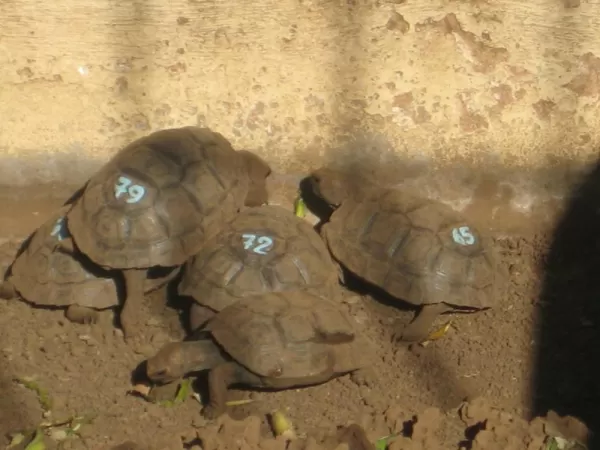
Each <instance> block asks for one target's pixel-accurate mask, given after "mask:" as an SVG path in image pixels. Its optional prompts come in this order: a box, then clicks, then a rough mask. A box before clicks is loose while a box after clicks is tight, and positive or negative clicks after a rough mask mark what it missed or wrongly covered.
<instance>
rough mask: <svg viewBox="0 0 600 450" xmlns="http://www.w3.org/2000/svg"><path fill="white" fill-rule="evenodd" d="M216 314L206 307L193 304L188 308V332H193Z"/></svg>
mask: <svg viewBox="0 0 600 450" xmlns="http://www.w3.org/2000/svg"><path fill="white" fill-rule="evenodd" d="M215 314H216V312H214V311H213V310H212V309H210V308H207V307H206V306H202V305H199V304H198V303H195V302H194V303H193V304H192V306H191V307H190V331H192V332H194V331H196V330H198V329H199V328H200V327H202V326H203V325H204V324H205V323H206V322H208V321H209V320H210V319H212V318H213V317H214V316H215Z"/></svg>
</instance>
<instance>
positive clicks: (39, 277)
mask: <svg viewBox="0 0 600 450" xmlns="http://www.w3.org/2000/svg"><path fill="white" fill-rule="evenodd" d="M69 209H70V206H63V207H62V208H60V209H58V210H57V211H56V212H54V213H53V214H52V215H51V216H50V217H49V218H48V220H47V221H46V222H44V223H43V224H42V225H41V226H40V227H39V228H38V229H37V230H35V231H34V232H33V233H32V234H31V236H30V237H29V238H28V239H27V240H26V241H25V244H24V245H23V247H22V250H21V251H20V252H19V254H18V255H17V256H16V258H15V260H14V261H13V263H12V264H11V267H10V269H9V271H8V276H7V277H6V279H5V280H4V282H2V284H0V297H1V298H5V299H12V298H19V297H20V298H22V299H23V300H25V301H26V302H28V303H30V304H33V305H35V306H46V307H63V308H66V310H65V316H66V317H67V319H69V320H70V321H71V322H75V323H85V324H91V323H95V322H96V321H97V319H98V310H102V309H108V308H112V307H115V306H117V305H118V303H119V296H118V290H117V285H116V283H115V279H114V277H113V276H112V274H111V273H110V272H108V271H106V270H103V269H102V268H100V267H97V266H96V265H95V264H93V263H92V262H91V261H89V260H88V259H87V258H86V257H85V256H84V255H81V254H79V253H77V252H76V253H71V252H68V251H67V250H65V248H64V247H63V245H62V243H63V242H64V241H68V240H70V239H71V237H70V235H69V232H68V229H67V226H66V223H65V214H66V213H67V212H68V211H69ZM67 246H68V244H67ZM178 271H179V269H172V270H170V271H169V272H167V273H165V274H161V275H160V276H158V277H154V278H148V279H146V280H145V282H144V292H150V291H152V290H154V289H158V288H159V287H161V286H163V285H164V284H166V283H168V282H169V281H170V280H172V279H173V278H174V277H175V276H176V275H177V273H178Z"/></svg>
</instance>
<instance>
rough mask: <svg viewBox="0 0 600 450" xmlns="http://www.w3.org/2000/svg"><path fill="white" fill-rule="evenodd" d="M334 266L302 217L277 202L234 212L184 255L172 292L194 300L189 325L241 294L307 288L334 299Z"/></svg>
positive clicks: (197, 323) (336, 288) (193, 326)
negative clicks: (198, 246)
mask: <svg viewBox="0 0 600 450" xmlns="http://www.w3.org/2000/svg"><path fill="white" fill-rule="evenodd" d="M337 267H338V266H337V264H335V263H334V262H333V260H332V259H331V255H330V254H329V250H327V247H326V246H325V243H324V242H323V240H322V239H321V237H320V236H319V234H318V233H317V232H316V231H315V230H314V229H313V227H312V226H311V225H310V224H309V223H308V222H306V221H305V220H302V219H300V218H298V217H296V216H295V215H294V214H292V213H290V212H289V211H287V210H285V209H284V208H282V207H280V206H260V207H256V208H248V209H246V210H245V211H243V212H241V213H240V214H238V215H237V216H236V218H235V219H234V220H233V221H232V222H230V223H229V225H228V226H227V227H226V228H225V229H223V230H222V231H221V232H220V233H219V234H218V235H217V236H216V237H215V238H214V239H211V241H210V242H209V243H207V244H206V245H205V246H204V247H202V249H201V250H200V251H199V252H198V253H196V255H194V256H193V257H192V258H191V259H190V260H188V262H187V263H186V264H185V265H184V268H183V276H182V278H181V281H180V283H179V285H178V291H179V294H180V295H185V296H190V297H192V298H193V299H194V300H195V302H194V303H193V304H192V307H191V310H190V327H191V329H192V330H195V329H197V328H199V327H200V326H201V325H203V324H204V322H206V320H208V319H209V318H210V317H212V316H213V315H214V314H215V313H216V312H218V311H221V310H222V309H223V308H225V307H227V306H229V305H231V304H233V303H235V302H236V301H238V300H239V299H241V298H244V297H249V296H253V295H258V294H264V293H267V292H271V291H289V290H297V289H304V288H313V289H316V290H318V292H320V293H321V294H322V295H323V296H325V297H326V298H335V297H336V296H337V295H338V294H339V292H340V291H339V290H340V285H339V281H338V269H337ZM257 298H260V297H257Z"/></svg>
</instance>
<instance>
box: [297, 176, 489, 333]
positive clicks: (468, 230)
mask: <svg viewBox="0 0 600 450" xmlns="http://www.w3.org/2000/svg"><path fill="white" fill-rule="evenodd" d="M306 181H308V183H306ZM306 181H305V182H304V183H303V184H304V186H305V187H310V189H311V190H312V193H313V194H314V195H316V197H318V198H320V199H322V200H324V201H325V202H326V203H327V204H328V205H329V207H330V208H332V209H333V213H332V214H331V215H330V217H329V218H328V220H326V222H325V223H324V224H323V225H322V227H321V235H322V237H323V239H324V240H325V241H326V243H327V246H328V248H329V250H330V251H331V253H332V255H333V257H334V259H335V260H336V261H338V262H339V263H340V264H341V265H342V266H343V267H344V268H345V269H347V270H348V271H349V272H350V273H351V274H354V275H355V276H357V277H358V278H360V279H362V280H364V281H366V282H368V283H371V284H372V285H375V286H377V287H379V288H381V289H383V290H384V291H385V292H387V293H388V294H390V295H391V296H392V297H394V298H398V299H401V300H404V301H406V302H409V303H411V304H414V305H420V306H421V309H420V311H419V312H418V313H417V315H416V316H415V318H414V320H413V321H412V322H411V323H410V324H409V325H408V326H407V327H406V328H405V329H404V330H403V331H402V332H398V333H396V334H395V339H396V340H405V341H422V340H423V339H425V338H426V337H427V335H428V329H429V328H430V326H431V325H432V322H433V321H434V320H435V318H436V317H437V316H438V315H439V314H442V313H445V312H450V311H456V310H461V309H463V310H471V311H473V310H480V309H486V308H489V307H490V306H491V304H492V302H493V301H494V300H495V296H496V294H497V289H498V286H499V283H498V281H499V279H500V277H499V276H498V274H499V272H498V270H497V267H496V259H497V256H496V255H495V252H494V247H493V244H492V242H491V239H490V238H489V237H488V236H485V235H484V234H482V233H480V232H479V231H478V230H477V228H476V227H474V226H473V225H472V224H470V223H469V222H468V221H467V220H466V219H465V218H464V217H462V215H461V214H459V213H458V212H457V211H455V210H453V209H452V208H450V207H449V206H447V205H445V204H443V203H441V202H437V201H434V200H430V199H426V198H423V197H419V196H416V195H412V194H409V193H407V192H402V191H399V190H395V189H386V188H382V187H378V186H376V185H375V184H372V183H369V182H368V181H367V180H364V179H362V178H359V177H358V176H357V175H356V174H350V173H346V172H344V171H337V170H334V169H328V168H321V169H319V170H316V171H314V172H313V173H312V174H311V176H310V177H308V178H307V179H306Z"/></svg>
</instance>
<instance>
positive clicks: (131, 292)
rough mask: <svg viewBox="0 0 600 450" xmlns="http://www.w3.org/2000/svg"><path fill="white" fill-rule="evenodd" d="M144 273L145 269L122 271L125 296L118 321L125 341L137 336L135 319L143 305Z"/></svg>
mask: <svg viewBox="0 0 600 450" xmlns="http://www.w3.org/2000/svg"><path fill="white" fill-rule="evenodd" d="M146 273H147V271H146V270H145V269H128V270H123V278H124V279H125V292H126V295H125V301H124V304H123V307H122V308H121V314H120V315H119V319H120V320H121V328H122V329H123V334H124V335H125V338H126V339H131V338H133V337H135V336H137V335H138V334H139V324H138V323H137V320H136V318H137V316H138V315H139V312H140V308H141V307H142V305H143V303H144V281H145V280H146Z"/></svg>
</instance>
